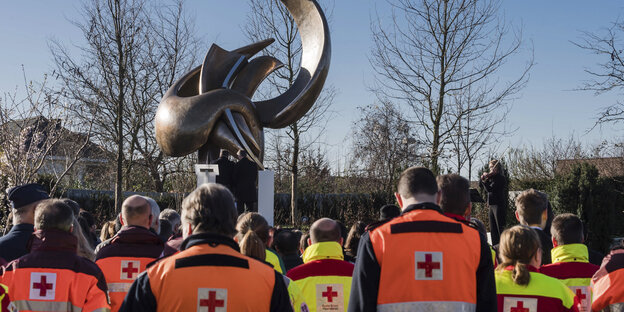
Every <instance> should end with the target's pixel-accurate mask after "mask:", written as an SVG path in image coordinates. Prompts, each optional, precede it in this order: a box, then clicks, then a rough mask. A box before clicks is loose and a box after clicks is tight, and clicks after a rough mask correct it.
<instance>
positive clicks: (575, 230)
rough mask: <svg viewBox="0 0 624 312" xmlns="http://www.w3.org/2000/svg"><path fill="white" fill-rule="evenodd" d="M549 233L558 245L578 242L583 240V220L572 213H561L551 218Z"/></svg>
mask: <svg viewBox="0 0 624 312" xmlns="http://www.w3.org/2000/svg"><path fill="white" fill-rule="evenodd" d="M550 233H551V234H552V237H553V238H554V239H555V240H556V241H557V244H559V245H567V244H580V243H582V242H583V222H581V219H580V218H579V217H577V216H576V215H574V214H571V213H563V214H560V215H558V216H556V217H555V219H554V220H553V222H552V227H551V228H550Z"/></svg>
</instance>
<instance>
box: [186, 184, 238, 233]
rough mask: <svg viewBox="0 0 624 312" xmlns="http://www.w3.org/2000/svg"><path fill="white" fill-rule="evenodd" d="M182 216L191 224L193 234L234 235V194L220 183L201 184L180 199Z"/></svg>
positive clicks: (235, 214) (235, 213)
mask: <svg viewBox="0 0 624 312" xmlns="http://www.w3.org/2000/svg"><path fill="white" fill-rule="evenodd" d="M182 218H183V219H184V221H186V222H188V223H190V224H191V226H192V228H193V233H194V234H195V233H203V232H206V233H215V234H221V235H225V236H228V237H234V235H235V234H236V218H237V212H236V207H234V196H232V193H230V191H229V190H228V189H227V188H226V187H224V186H222V185H220V184H216V183H206V184H202V185H200V186H199V187H197V189H195V190H194V191H193V192H191V194H189V195H188V196H187V197H186V198H184V201H182Z"/></svg>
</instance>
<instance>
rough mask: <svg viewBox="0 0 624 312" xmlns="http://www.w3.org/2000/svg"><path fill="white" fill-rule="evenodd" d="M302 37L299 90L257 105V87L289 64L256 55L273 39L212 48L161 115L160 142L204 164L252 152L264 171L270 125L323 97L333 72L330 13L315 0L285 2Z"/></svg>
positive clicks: (170, 95)
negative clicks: (231, 47) (221, 152)
mask: <svg viewBox="0 0 624 312" xmlns="http://www.w3.org/2000/svg"><path fill="white" fill-rule="evenodd" d="M282 3H283V4H284V5H285V6H286V8H287V9H288V11H289V12H290V14H291V15H292V17H293V19H294V20H295V22H296V24H297V27H298V29H299V35H300V36H301V45H302V50H303V52H302V56H301V69H300V71H299V74H298V76H297V79H296V80H295V82H294V83H293V84H292V86H291V87H290V88H289V89H288V90H286V92H284V93H283V94H281V95H279V96H277V97H275V98H273V99H270V100H266V101H259V102H253V101H252V100H251V98H252V96H253V94H254V92H255V91H256V88H257V87H258V86H259V85H260V83H261V82H262V81H263V80H264V79H265V78H266V77H267V76H268V75H269V74H271V73H272V72H273V71H275V70H276V69H278V68H280V67H281V66H282V63H281V62H280V61H279V60H277V59H275V58H274V57H271V56H260V57H256V58H253V59H252V57H253V56H254V55H255V54H256V53H258V52H260V51H261V50H262V49H264V48H265V47H266V46H268V45H269V44H271V43H272V42H273V41H274V40H273V39H268V40H264V41H260V42H257V43H254V44H251V45H248V46H245V47H242V48H238V49H236V50H233V51H226V50H224V49H222V48H220V47H219V46H217V45H215V44H213V45H212V47H211V48H210V50H209V51H208V53H207V54H206V57H205V59H204V62H203V64H202V65H200V66H198V67H196V68H195V69H193V70H191V71H190V72H188V73H186V74H185V75H184V76H183V77H182V78H181V79H180V80H178V81H177V82H175V83H174V84H173V86H171V88H170V89H169V90H168V91H167V93H166V94H165V96H164V97H163V98H162V100H161V102H160V105H159V107H158V110H157V111H156V118H155V120H156V140H157V142H158V145H159V146H160V148H161V149H162V150H163V152H164V153H165V154H167V155H170V156H185V155H188V154H190V153H193V152H195V151H198V152H199V162H200V163H207V162H208V161H209V160H210V159H214V158H216V155H217V153H218V151H219V149H227V150H229V151H230V152H231V153H233V154H235V153H236V152H237V151H238V150H245V151H247V154H248V155H249V156H250V158H252V159H253V160H254V161H255V162H256V163H257V164H258V166H259V167H260V168H261V169H264V166H263V164H262V160H263V154H264V132H263V128H264V127H269V128H275V129H276V128H283V127H286V126H288V125H290V124H291V123H293V122H295V121H297V120H298V119H299V118H301V117H302V116H303V115H305V113H306V112H308V110H309V109H310V108H311V107H312V105H313V104H314V102H315V101H316V99H317V98H318V96H319V94H320V92H321V90H322V88H323V84H324V83H325V79H326V77H327V73H328V71H329V63H330V54H331V45H330V38H329V29H328V27H327V21H326V20H325V16H324V14H323V11H322V10H321V8H320V6H319V4H318V3H317V2H316V1H315V0H282Z"/></svg>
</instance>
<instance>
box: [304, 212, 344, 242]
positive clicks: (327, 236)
mask: <svg viewBox="0 0 624 312" xmlns="http://www.w3.org/2000/svg"><path fill="white" fill-rule="evenodd" d="M340 238H342V236H341V231H340V225H339V224H338V222H336V221H334V220H332V219H330V218H321V219H318V220H316V221H314V223H312V226H310V240H312V243H313V244H315V243H321V242H340Z"/></svg>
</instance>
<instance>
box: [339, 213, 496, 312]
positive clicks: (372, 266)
mask: <svg viewBox="0 0 624 312" xmlns="http://www.w3.org/2000/svg"><path fill="white" fill-rule="evenodd" d="M416 209H434V210H436V211H438V212H440V213H442V211H441V210H440V208H439V207H438V206H436V205H433V204H431V203H424V204H418V205H411V206H409V207H407V208H406V209H405V210H404V211H403V214H405V213H409V212H410V211H413V210H416ZM479 238H480V242H481V250H480V256H479V257H480V258H479V259H480V260H479V265H478V267H477V268H476V271H475V274H476V276H477V278H476V281H477V284H476V285H475V288H476V291H477V304H476V311H477V312H481V311H484V312H491V311H496V310H497V299H496V283H495V281H494V267H493V265H492V254H491V252H490V247H489V245H488V244H487V241H486V240H485V239H484V236H483V235H481V234H480V235H479ZM446 248H448V247H446ZM357 255H358V256H357V260H356V262H355V269H354V270H353V281H352V284H351V296H350V300H349V308H348V311H350V312H356V311H376V310H377V295H378V292H379V281H380V276H381V267H380V265H379V263H378V262H377V256H376V255H375V250H374V249H373V245H372V242H371V240H370V232H366V233H364V235H362V238H361V239H360V245H359V247H358V253H357ZM406 265H412V264H408V263H406ZM449 278H452V277H449ZM423 291H426V289H423Z"/></svg>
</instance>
